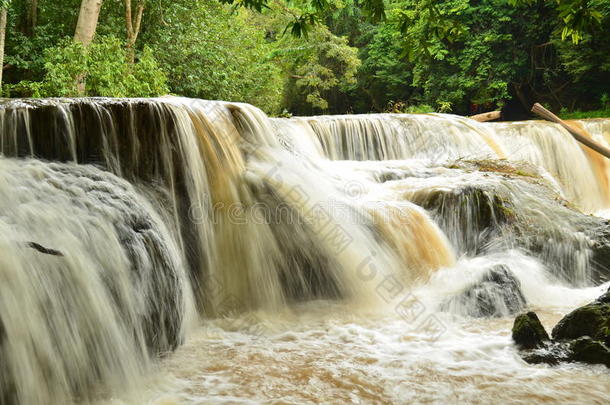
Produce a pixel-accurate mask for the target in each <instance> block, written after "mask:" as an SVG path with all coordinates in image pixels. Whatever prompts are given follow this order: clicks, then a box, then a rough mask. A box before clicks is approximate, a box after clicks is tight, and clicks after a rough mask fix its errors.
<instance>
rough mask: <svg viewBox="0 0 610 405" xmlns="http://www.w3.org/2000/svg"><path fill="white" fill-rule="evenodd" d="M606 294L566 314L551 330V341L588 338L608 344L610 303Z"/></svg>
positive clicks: (609, 340)
mask: <svg viewBox="0 0 610 405" xmlns="http://www.w3.org/2000/svg"><path fill="white" fill-rule="evenodd" d="M600 299H602V300H607V299H608V293H606V294H604V295H602V296H601V297H600V298H599V299H598V300H596V301H594V302H592V303H590V304H587V305H585V306H583V307H580V308H577V309H575V310H574V311H572V312H570V313H569V314H567V315H566V316H565V317H563V319H561V321H559V323H558V324H557V325H556V326H555V327H554V328H553V333H552V335H553V339H557V340H569V339H577V338H579V337H582V336H589V337H590V338H592V339H594V340H599V341H602V342H605V343H606V344H608V343H610V303H607V302H602V301H599V300H600Z"/></svg>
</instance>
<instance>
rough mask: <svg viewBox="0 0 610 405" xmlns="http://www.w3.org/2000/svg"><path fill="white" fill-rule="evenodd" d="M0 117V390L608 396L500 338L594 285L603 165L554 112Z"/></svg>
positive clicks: (91, 395)
mask: <svg viewBox="0 0 610 405" xmlns="http://www.w3.org/2000/svg"><path fill="white" fill-rule="evenodd" d="M575 124H576V125H582V126H583V128H585V129H586V130H587V131H589V133H590V134H591V136H593V137H594V138H595V139H596V140H597V141H600V142H607V141H610V138H609V137H610V121H608V120H599V121H583V122H577V123H575ZM0 131H1V132H0V151H1V152H2V157H0V168H1V169H2V170H1V171H0V206H2V217H1V218H0V228H1V229H2V231H3V232H2V233H1V235H0V249H2V252H3V254H2V257H1V259H0V277H1V278H2V281H3V282H2V284H0V387H1V390H0V403H7V404H11V403H28V404H29V403H32V404H44V403H61V402H66V401H75V402H88V401H91V400H104V399H105V398H106V399H107V398H109V397H111V396H117V395H118V396H119V398H123V399H121V401H124V402H135V403H141V402H143V401H153V402H154V401H155V400H159V401H160V402H163V401H166V402H167V401H169V402H172V401H174V400H175V401H176V402H179V403H183V402H193V403H201V402H229V403H233V402H239V401H244V402H245V401H246V400H248V399H253V400H254V401H262V402H268V401H273V400H275V401H279V402H281V403H302V402H319V401H321V402H331V403H336V402H346V401H349V402H374V403H383V402H410V401H413V400H421V401H429V402H439V401H441V402H443V401H444V402H447V401H451V400H465V401H466V402H469V401H470V402H477V401H483V402H488V401H489V400H490V398H494V399H496V398H513V399H514V398H518V399H520V400H523V401H528V400H531V399H532V398H537V397H536V395H538V396H540V395H542V394H540V393H539V392H538V391H537V390H538V388H539V387H540V386H541V384H546V385H547V386H548V387H550V388H549V389H551V390H553V389H556V390H563V391H562V392H557V393H555V395H556V397H552V398H551V399H557V400H558V401H562V400H563V401H571V400H574V399H575V398H579V395H580V394H581V393H582V392H588V395H590V397H591V398H593V399H594V400H604V399H608V390H607V387H608V384H609V382H608V379H607V376H605V375H604V372H603V371H599V370H596V369H587V368H560V369H557V370H552V369H540V368H538V369H536V368H535V367H532V366H526V365H524V364H523V363H522V362H520V360H518V359H517V356H516V354H515V352H514V350H512V351H511V349H509V348H510V344H509V341H508V338H507V330H508V329H509V325H510V320H511V318H510V317H511V315H513V313H514V311H516V310H522V309H523V308H524V307H525V306H529V307H534V308H538V309H540V310H541V311H542V312H543V320H544V321H546V322H551V321H553V320H556V318H557V317H558V316H559V314H561V313H562V312H565V311H566V310H569V309H570V308H571V307H573V306H575V305H577V304H579V303H582V302H583V301H586V300H587V299H589V298H591V297H593V296H595V294H597V293H598V292H599V291H601V288H602V287H599V285H600V284H601V283H604V282H606V281H608V274H609V268H610V263H608V258H610V245H608V243H609V241H610V226H609V225H608V224H607V222H606V220H604V219H602V218H600V217H596V216H590V215H585V214H583V213H581V211H582V212H585V213H598V215H605V214H604V212H605V210H608V209H609V208H610V190H609V189H608V175H609V172H608V170H609V169H610V167H609V166H608V163H607V162H606V161H605V160H602V159H600V158H598V157H597V156H596V155H594V154H592V153H590V152H589V151H588V150H586V149H584V148H582V147H580V146H579V145H578V144H577V143H576V142H575V141H574V140H573V139H572V138H571V137H570V136H569V134H567V132H565V131H564V130H563V129H561V128H560V127H558V126H556V125H553V124H547V123H543V122H528V123H501V124H481V123H477V122H474V121H471V120H469V119H465V118H460V117H455V116H450V115H441V114H430V115H383V114H381V115H367V116H337V117H310V118H293V119H269V118H268V117H267V116H265V115H264V114H263V113H262V112H261V111H260V110H258V109H256V108H254V107H252V106H249V105H245V104H238V103H225V102H211V101H202V100H192V99H183V98H174V97H167V98H160V99H151V100H145V99H142V100H137V99H134V100H107V99H79V100H63V99H54V100H32V101H24V100H13V101H6V102H4V103H3V104H2V105H0ZM606 138H608V139H606ZM498 280H500V283H505V284H498ZM595 285H598V287H594V286H595ZM507 286H508V287H510V288H508V287H507ZM576 287H578V288H576ZM512 288H514V289H516V290H517V291H515V292H514V294H515V296H516V297H518V299H516V300H515V299H512V298H514V297H512V296H511V295H510V294H511V293H512V292H510V291H509V292H507V290H509V289H512ZM481 297H483V298H484V305H483V304H482V303H481V302H482V301H481ZM197 314H198V315H197ZM197 316H198V318H199V321H200V322H201V323H202V325H197ZM486 340H487V341H488V343H484V342H485V341H486ZM185 341H186V344H185V345H184V346H182V347H181V348H179V349H178V350H177V351H176V352H175V353H172V354H169V355H168V356H161V357H162V358H163V359H162V360H160V361H158V360H155V359H157V358H159V355H164V354H167V352H168V351H170V350H173V349H175V348H176V347H178V346H179V345H180V344H181V343H183V342H185ZM455 342H458V343H457V346H456V345H455V344H454V343H455ZM460 345H462V346H463V347H458V346H460ZM494 364H495V366H494ZM494 367H495V368H494ZM498 367H499V368H500V369H497V368H498ZM151 369H152V370H157V371H156V372H155V373H152V371H151ZM151 373H152V374H151ZM151 375H152V377H151ZM240 378H242V379H243V380H242V381H241V382H239V383H238V382H237V381H238V380H239V379H240ZM464 381H470V383H471V384H470V385H471V390H470V391H468V390H466V389H465V388H464V387H462V388H460V384H463V383H464ZM491 382H495V385H494V384H492V383H491ZM524 382H527V383H528V384H530V385H529V386H530V389H528V388H527V384H526V385H524ZM490 384H491V385H490ZM142 387H147V388H146V389H143V388H142ZM503 387H504V388H503ZM545 395H547V394H545ZM545 395H542V397H544V399H548V398H550V397H548V395H547V396H545ZM166 402H163V403H166Z"/></svg>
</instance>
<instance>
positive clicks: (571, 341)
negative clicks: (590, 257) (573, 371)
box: [512, 289, 610, 368]
mask: <svg viewBox="0 0 610 405" xmlns="http://www.w3.org/2000/svg"><path fill="white" fill-rule="evenodd" d="M512 335H513V340H514V341H515V343H516V344H517V345H518V346H519V349H520V355H521V357H522V358H523V360H525V361H526V362H528V363H531V364H540V363H544V364H550V365H556V364H559V363H561V362H567V361H576V362H581V363H588V364H604V365H606V366H607V367H609V368H610V289H608V291H606V293H604V294H603V295H601V296H600V297H598V298H597V299H596V300H595V301H593V302H592V303H590V304H587V305H585V306H583V307H580V308H577V309H575V310H574V311H572V312H570V313H569V314H568V315H566V316H565V317H563V319H562V320H561V321H559V323H558V324H557V325H555V327H554V328H553V332H552V336H553V339H556V340H555V341H549V336H548V334H547V333H546V331H545V330H544V327H543V326H542V324H541V323H540V320H539V319H538V316H536V314H535V313H534V312H528V313H527V314H521V315H519V316H518V317H517V318H515V323H514V325H513V330H512Z"/></svg>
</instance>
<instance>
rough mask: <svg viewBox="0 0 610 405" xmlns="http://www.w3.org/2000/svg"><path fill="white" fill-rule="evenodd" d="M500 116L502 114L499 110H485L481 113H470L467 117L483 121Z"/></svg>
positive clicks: (497, 118)
mask: <svg viewBox="0 0 610 405" xmlns="http://www.w3.org/2000/svg"><path fill="white" fill-rule="evenodd" d="M501 116H502V113H501V112H500V111H490V112H486V113H483V114H477V115H471V116H470V117H468V118H470V119H473V120H475V121H479V122H485V121H493V120H499V119H500V117H501Z"/></svg>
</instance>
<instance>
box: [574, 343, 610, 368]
mask: <svg viewBox="0 0 610 405" xmlns="http://www.w3.org/2000/svg"><path fill="white" fill-rule="evenodd" d="M570 350H571V351H572V353H571V355H570V360H572V361H579V362H581V363H588V364H604V365H605V366H606V367H609V368H610V349H609V348H608V346H606V345H605V344H603V343H602V342H600V341H597V340H593V339H591V338H590V337H588V336H585V337H581V338H578V339H576V340H574V341H572V342H571V343H570Z"/></svg>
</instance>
